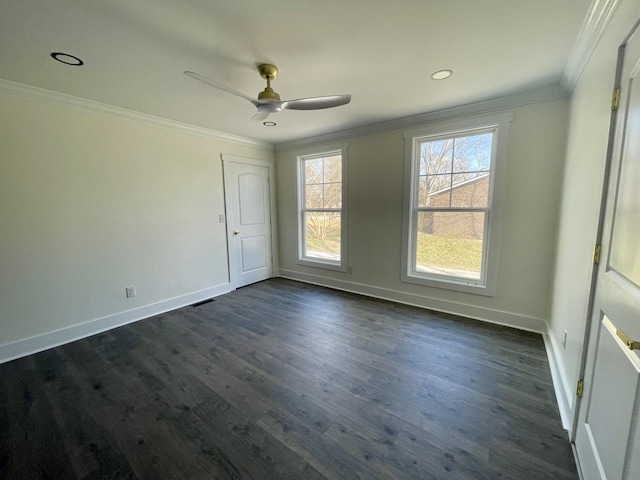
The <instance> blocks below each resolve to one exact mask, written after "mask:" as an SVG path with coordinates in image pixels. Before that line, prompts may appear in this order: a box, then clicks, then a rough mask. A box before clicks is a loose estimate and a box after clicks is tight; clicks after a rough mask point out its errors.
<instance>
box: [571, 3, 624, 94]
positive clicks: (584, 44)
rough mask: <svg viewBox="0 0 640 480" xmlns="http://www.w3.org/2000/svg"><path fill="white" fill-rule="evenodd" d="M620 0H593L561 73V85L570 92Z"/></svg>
mask: <svg viewBox="0 0 640 480" xmlns="http://www.w3.org/2000/svg"><path fill="white" fill-rule="evenodd" d="M619 4H620V0H593V2H592V3H591V6H590V7H589V11H588V12H587V15H586V17H585V18H584V21H583V22H582V27H581V28H580V32H579V33H578V38H577V39H576V43H575V44H574V46H573V50H572V51H571V55H570V56H569V60H568V61H567V65H566V67H565V69H564V73H563V75H562V86H563V87H564V88H565V89H566V90H567V91H568V92H572V91H573V89H574V88H575V86H576V84H577V83H578V80H579V79H580V76H581V75H582V72H583V71H584V68H585V67H586V66H587V63H589V59H590V58H591V55H592V54H593V52H594V50H595V49H596V47H597V46H598V42H599V41H600V38H601V37H602V34H603V33H604V31H605V29H606V28H607V25H609V21H610V20H611V17H612V16H613V14H614V12H615V10H616V8H617V7H618V5H619Z"/></svg>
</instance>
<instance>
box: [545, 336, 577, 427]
mask: <svg viewBox="0 0 640 480" xmlns="http://www.w3.org/2000/svg"><path fill="white" fill-rule="evenodd" d="M542 338H543V339H544V346H545V349H546V351H547V358H548V359H549V368H550V369H551V379H552V381H553V389H554V391H555V393H556V401H557V403H558V409H559V410H560V419H561V420H562V427H563V428H564V429H565V430H566V431H567V433H568V435H569V438H571V430H572V429H573V412H572V410H571V400H572V399H573V387H572V386H571V385H569V383H568V381H567V374H566V371H565V368H564V364H563V363H562V362H561V361H560V360H561V359H560V356H559V355H558V353H557V352H559V350H558V344H557V343H556V342H555V341H554V339H553V336H552V335H549V332H547V333H545V334H543V335H542Z"/></svg>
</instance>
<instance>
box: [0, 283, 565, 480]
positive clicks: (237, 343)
mask: <svg viewBox="0 0 640 480" xmlns="http://www.w3.org/2000/svg"><path fill="white" fill-rule="evenodd" d="M0 478H2V479H12V480H17V479H67V478H69V479H103V478H104V479H106V478H108V479H120V478H123V479H135V478H139V479H156V478H157V479H174V478H175V479H280V478H282V479H296V480H297V479H325V478H327V479H336V480H344V479H352V478H361V479H456V480H466V479H514V480H523V479H545V480H546V479H577V478H578V476H577V473H576V469H575V464H574V460H573V455H572V452H571V448H570V445H569V443H568V439H567V435H566V433H565V432H564V431H563V429H562V426H561V423H560V418H559V414H558V409H557V405H556V401H555V396H554V392H553V388H552V384H551V377H550V372H549V366H548V364H547V358H546V355H545V351H544V346H543V341H542V338H541V336H540V335H536V334H532V333H527V332H522V331H518V330H514V329H509V328H504V327H499V326H493V325H487V324H483V323H481V322H476V321H471V320H466V319H461V318H458V317H454V316H451V315H443V314H436V313H433V312H429V311H426V310H422V309H418V308H412V307H407V306H403V305H397V304H393V303H387V302H383V301H377V300H373V299H368V298H366V297H360V296H356V295H350V294H345V293H340V292H335V291H332V290H328V289H324V288H319V287H315V286H311V285H305V284H302V283H297V282H292V281H287V280H283V279H273V280H268V281H265V282H261V283H258V284H255V285H251V286H249V287H245V288H242V289H239V290H237V291H235V292H233V293H230V294H227V295H223V296H221V297H217V298H216V299H215V300H214V301H212V302H210V303H205V304H202V305H200V306H194V307H185V308H182V309H179V310H176V311H173V312H170V313H167V314H164V315H160V316H157V317H154V318H151V319H147V320H143V321H140V322H136V323H134V324H131V325H128V326H125V327H121V328H118V329H115V330H112V331H109V332H107V333H104V334H100V335H96V336H94V337H91V338H87V339H84V340H80V341H77V342H74V343H71V344H68V345H65V346H62V347H58V348H54V349H51V350H48V351H46V352H42V353H40V354H37V355H32V356H30V357H26V358H23V359H19V360H15V361H13V362H9V363H5V364H3V365H0Z"/></svg>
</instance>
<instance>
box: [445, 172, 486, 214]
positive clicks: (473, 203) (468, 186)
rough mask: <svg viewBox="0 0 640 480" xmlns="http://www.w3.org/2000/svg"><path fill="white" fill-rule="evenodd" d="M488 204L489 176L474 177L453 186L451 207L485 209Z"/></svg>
mask: <svg viewBox="0 0 640 480" xmlns="http://www.w3.org/2000/svg"><path fill="white" fill-rule="evenodd" d="M488 204H489V175H484V176H482V177H475V178H472V179H471V180H466V181H463V182H460V183H458V184H457V185H454V186H453V188H452V189H451V206H452V207H486V206H487V205H488Z"/></svg>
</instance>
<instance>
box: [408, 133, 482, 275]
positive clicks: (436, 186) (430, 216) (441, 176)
mask: <svg viewBox="0 0 640 480" xmlns="http://www.w3.org/2000/svg"><path fill="white" fill-rule="evenodd" d="M492 144H493V132H483V133H478V134H466V135H460V136H451V137H447V138H440V139H434V140H428V139H425V140H423V141H420V142H419V143H418V148H419V164H418V169H419V171H418V175H416V181H417V185H416V194H417V198H416V200H415V205H416V211H415V217H414V221H415V227H416V228H415V232H416V235H417V238H416V242H415V245H416V246H415V265H414V268H415V270H416V271H418V272H423V273H431V274H436V275H448V276H453V277H461V278H470V279H480V278H481V273H482V259H483V248H484V232H485V225H486V221H487V216H488V207H489V185H490V174H491V158H492Z"/></svg>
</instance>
